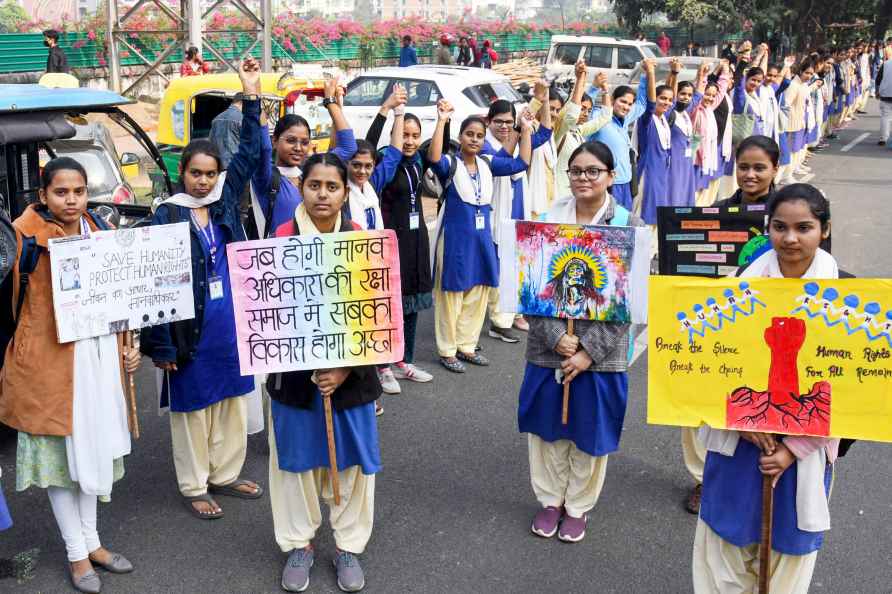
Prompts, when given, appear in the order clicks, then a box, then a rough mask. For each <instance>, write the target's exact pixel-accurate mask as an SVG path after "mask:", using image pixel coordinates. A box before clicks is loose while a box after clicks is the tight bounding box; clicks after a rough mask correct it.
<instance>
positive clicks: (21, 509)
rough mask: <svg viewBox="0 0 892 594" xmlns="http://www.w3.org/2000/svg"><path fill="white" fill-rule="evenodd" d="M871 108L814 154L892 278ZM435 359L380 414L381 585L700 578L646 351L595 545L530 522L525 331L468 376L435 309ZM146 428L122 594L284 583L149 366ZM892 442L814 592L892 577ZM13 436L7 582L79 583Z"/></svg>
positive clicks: (856, 492) (858, 587)
mask: <svg viewBox="0 0 892 594" xmlns="http://www.w3.org/2000/svg"><path fill="white" fill-rule="evenodd" d="M875 114H876V106H875V105H874V106H872V109H871V115H870V116H865V117H862V118H861V120H860V121H859V122H857V125H856V126H853V127H852V128H851V129H848V130H846V131H844V132H843V134H842V140H841V141H838V142H836V143H835V145H834V148H833V149H832V150H830V151H827V152H825V153H823V154H821V155H819V156H817V157H815V158H814V159H813V161H812V167H813V168H814V171H815V174H816V175H815V178H814V180H813V181H814V182H815V183H817V184H818V185H820V186H821V187H822V188H824V189H825V190H826V192H827V194H828V196H829V197H830V199H831V201H832V203H833V213H834V217H833V221H834V232H833V237H834V253H835V254H836V255H837V256H838V258H839V260H840V262H841V264H842V265H843V267H844V268H846V269H848V270H851V271H852V272H854V273H855V274H858V275H863V276H884V277H886V278H889V277H892V265H890V263H889V260H888V258H887V257H884V256H887V255H888V253H889V251H890V248H892V230H890V225H889V224H888V221H889V215H888V214H887V213H888V212H889V207H890V204H892V202H890V198H892V194H890V191H889V186H890V181H892V179H890V177H892V175H890V172H892V168H890V164H892V152H890V151H887V150H883V149H880V148H879V147H877V146H875V142H876V136H875V135H874V136H871V137H870V138H868V139H866V140H864V141H863V142H861V143H860V144H858V145H856V146H854V147H853V148H851V149H850V150H849V151H848V152H845V153H840V152H839V148H840V147H842V146H843V145H845V144H846V143H848V142H850V141H852V140H853V139H855V138H856V137H858V136H859V135H860V134H862V133H863V132H865V131H871V132H873V131H874V130H876V129H877V128H878V118H877V117H876V115H875ZM419 342H420V345H419V349H418V351H419V353H421V354H420V361H419V363H420V364H422V365H423V366H425V367H426V368H428V369H431V370H432V371H433V372H434V374H435V381H434V382H433V383H431V384H428V385H417V386H408V387H407V388H406V390H405V393H404V394H403V395H401V396H396V397H389V398H387V399H386V400H385V407H386V409H387V412H386V414H385V416H384V417H382V418H381V419H380V430H381V446H382V454H383V459H384V466H385V468H384V471H383V472H381V474H380V475H379V477H378V481H377V501H376V515H377V517H376V518H375V519H376V523H375V533H374V536H373V539H372V542H371V543H370V546H369V548H368V550H367V552H366V554H365V555H364V564H365V568H366V573H367V578H368V585H367V588H366V591H367V592H370V593H377V592H433V593H438V592H462V593H463V592H469V593H470V592H521V591H533V592H536V591H551V592H591V591H598V592H605V593H606V592H618V593H619V592H622V593H629V592H647V593H649V592H654V593H656V592H660V593H665V592H670V593H675V592H679V593H680V592H688V591H690V557H691V545H692V541H693V533H694V524H695V521H694V518H693V517H692V516H690V515H689V514H687V513H686V512H685V511H683V510H682V507H681V502H682V500H683V499H684V497H685V495H686V493H687V490H688V488H689V487H690V486H691V482H690V479H689V478H688V477H687V475H686V473H685V471H684V467H683V464H682V461H681V451H680V444H679V432H678V429H675V428H671V427H655V426H648V425H646V424H645V403H646V396H647V394H646V388H647V385H646V365H647V360H646V359H647V357H646V354H645V355H644V356H642V357H641V358H640V359H639V360H638V361H637V362H636V364H635V365H634V367H633V368H632V370H631V373H630V376H631V379H630V385H631V389H630V397H629V401H630V402H629V410H628V414H627V417H626V428H625V435H624V436H623V440H622V443H621V451H620V452H619V453H617V454H616V455H614V456H612V457H611V460H610V464H609V467H608V473H607V482H606V486H605V488H604V492H603V495H602V497H601V500H600V502H599V504H598V506H597V507H596V508H595V510H594V511H593V513H592V514H591V516H590V520H589V527H588V536H587V538H586V540H585V541H584V542H582V543H580V544H576V545H567V544H563V543H560V542H558V541H556V540H552V541H543V540H541V539H538V538H536V537H534V536H532V535H531V534H530V532H529V522H530V519H531V517H532V515H533V514H534V513H535V511H536V508H537V506H536V502H535V499H534V498H533V494H532V492H531V489H530V486H529V481H528V467H527V459H526V443H525V439H524V437H523V436H521V435H519V434H518V433H517V431H516V428H515V427H516V421H515V418H516V399H517V391H518V387H519V384H520V380H521V375H522V369H523V345H522V344H521V345H506V344H503V343H497V342H495V341H493V340H491V339H489V338H483V339H482V340H481V344H482V346H483V348H484V350H485V353H486V355H487V356H489V357H490V358H491V359H492V361H493V366H492V367H491V368H490V369H489V370H486V371H481V370H477V369H475V370H471V371H470V372H469V373H467V374H466V375H464V376H455V375H451V374H449V373H448V372H446V371H445V370H443V369H442V368H440V367H439V366H438V365H437V364H436V363H435V358H434V349H433V326H432V315H425V316H423V318H422V322H421V327H420V341H419ZM139 380H140V382H139V384H140V392H141V400H140V402H141V418H142V426H143V437H142V439H141V440H140V441H138V442H136V443H135V445H134V453H133V455H131V456H130V457H129V459H128V461H127V476H126V477H125V478H124V480H123V481H122V482H120V483H118V485H117V486H116V488H115V492H114V500H113V501H112V503H110V504H108V505H103V506H101V507H100V532H101V535H102V538H103V542H104V543H105V544H106V545H107V546H109V547H110V548H112V549H113V550H119V551H121V552H123V553H125V554H126V555H127V556H128V557H129V558H130V559H131V560H132V561H133V562H134V564H135V565H136V567H137V571H136V572H135V573H134V574H132V575H130V576H109V577H106V578H105V584H106V589H105V591H106V592H134V593H135V592H139V593H155V592H190V593H192V592H194V593H205V592H207V593H211V592H214V593H230V592H231V593H242V592H252V593H254V592H271V593H272V592H277V591H279V590H278V580H279V575H280V570H281V566H282V563H283V561H284V556H283V555H282V554H281V553H280V552H279V551H278V549H277V547H276V546H275V542H274V541H273V536H272V520H271V517H270V509H269V500H268V498H264V499H262V500H260V501H259V502H247V501H233V500H228V499H227V500H223V501H222V502H221V503H222V504H223V506H224V508H225V510H226V513H227V516H226V518H224V519H223V520H220V521H216V522H201V521H198V520H195V519H193V518H192V517H191V516H189V515H187V513H186V512H185V510H184V509H183V508H182V507H181V505H180V503H179V501H178V496H177V492H176V484H175V479H174V473H173V465H172V463H171V453H170V436H169V431H168V428H167V424H166V419H159V418H158V417H156V416H155V415H154V413H153V412H152V406H153V404H152V398H151V396H150V392H151V388H150V386H151V385H152V381H151V376H150V370H149V369H147V368H144V369H143V370H142V371H141V373H140V377H139ZM260 446H261V441H260V440H258V439H257V438H252V441H251V444H250V448H249V455H248V464H247V468H246V470H245V476H248V477H252V478H257V479H259V480H260V482H261V483H263V484H265V483H266V482H267V480H266V475H267V457H266V456H265V455H264V454H263V452H262V448H261V447H260ZM890 454H892V451H890V447H889V446H888V445H877V444H868V443H858V444H856V446H855V447H854V448H853V450H852V451H851V453H850V454H849V456H848V457H846V458H845V459H844V460H843V461H842V462H841V463H840V464H839V465H838V472H837V475H836V482H835V485H834V492H833V500H832V503H831V509H832V515H833V529H832V530H831V531H830V533H829V534H828V537H827V541H826V544H825V547H824V549H823V550H822V551H821V553H820V556H819V558H818V567H817V571H816V574H815V577H814V581H813V587H812V591H813V592H828V593H839V592H854V593H858V594H865V593H871V594H872V593H878V594H889V593H892V568H890V565H889V549H890V546H892V499H890V497H889V493H892V471H890V464H889V462H890V460H892V456H890ZM14 456H15V453H14V444H13V443H6V444H4V445H2V446H0V462H2V467H3V471H4V485H5V491H6V495H7V499H8V501H9V503H10V507H11V510H12V514H13V517H14V519H15V520H16V522H17V523H16V525H15V526H14V527H13V528H12V529H11V530H10V531H8V532H5V533H3V534H2V535H0V556H9V555H12V554H14V553H17V552H19V551H22V550H25V549H28V548H32V547H37V548H39V549H40V557H39V565H38V568H37V571H36V575H35V577H34V578H33V579H32V580H30V581H28V582H26V583H24V584H20V585H15V584H14V583H13V582H9V581H7V582H2V583H0V589H2V590H3V591H4V592H64V591H66V586H67V582H66V572H65V564H64V559H65V554H64V547H63V545H62V543H61V540H60V538H59V535H58V532H57V529H56V526H55V523H54V521H53V518H52V515H51V513H50V510H49V505H48V502H47V498H46V495H45V493H44V492H43V491H41V490H38V489H32V490H30V491H27V492H25V493H12V487H11V485H12V483H13V480H12V479H13V475H14V467H15V464H14ZM316 544H317V551H318V552H317V566H316V568H315V570H314V572H313V583H312V587H311V591H312V592H336V591H337V587H336V584H335V580H334V573H333V571H332V569H331V565H330V559H331V551H332V548H333V542H332V539H331V537H330V534H329V532H328V530H327V528H325V527H323V529H322V530H321V531H320V534H319V537H318V538H317V543H316Z"/></svg>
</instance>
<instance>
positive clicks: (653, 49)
mask: <svg viewBox="0 0 892 594" xmlns="http://www.w3.org/2000/svg"><path fill="white" fill-rule="evenodd" d="M662 55H663V52H661V51H660V48H659V47H657V44H655V43H652V42H650V41H635V40H634V39H616V38H614V37H595V36H581V35H580V36H577V35H554V36H553V37H552V38H551V48H550V49H549V50H548V58H546V60H545V77H546V78H547V79H549V80H556V81H557V82H558V83H560V84H567V83H569V84H570V85H571V86H572V84H573V77H574V75H573V69H574V66H575V64H576V61H577V60H583V61H585V65H586V66H588V79H589V84H591V83H592V82H594V78H595V74H596V73H598V72H606V73H607V82H608V83H609V84H610V86H611V87H615V86H617V85H627V84H629V77H630V76H631V74H632V70H633V69H634V68H635V65H636V64H638V62H640V61H641V60H643V59H644V58H659V57H662Z"/></svg>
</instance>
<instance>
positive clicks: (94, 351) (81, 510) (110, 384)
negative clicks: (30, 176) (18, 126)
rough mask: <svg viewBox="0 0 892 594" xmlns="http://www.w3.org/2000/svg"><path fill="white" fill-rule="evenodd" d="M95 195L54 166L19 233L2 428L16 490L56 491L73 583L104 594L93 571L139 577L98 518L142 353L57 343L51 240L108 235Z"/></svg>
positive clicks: (117, 341)
mask: <svg viewBox="0 0 892 594" xmlns="http://www.w3.org/2000/svg"><path fill="white" fill-rule="evenodd" d="M87 187H88V186H87V173H86V171H85V170H84V168H83V166H81V165H80V164H79V163H78V162H77V161H75V160H73V159H71V158H68V157H61V158H57V159H53V160H52V161H50V162H49V163H47V164H46V165H45V166H44V167H43V172H42V173H41V183H40V193H39V198H40V201H39V202H38V203H37V204H32V205H30V206H28V208H27V209H26V210H25V212H24V213H22V215H21V216H20V217H19V218H18V219H16V221H15V223H14V224H13V225H14V227H15V232H16V241H17V246H16V252H15V255H14V258H15V260H14V261H15V263H16V264H15V266H14V268H13V270H12V272H11V274H12V275H14V292H13V293H14V294H13V304H16V316H15V318H16V330H15V332H14V334H13V337H12V340H11V341H10V342H9V345H8V346H7V348H6V357H5V361H4V365H3V368H2V370H0V422H3V423H4V424H5V425H8V426H9V427H12V428H14V429H17V430H18V448H17V452H16V489H17V490H18V491H24V490H25V489H27V488H28V487H30V486H35V487H39V488H41V489H46V490H47V495H48V496H49V499H50V506H51V507H52V510H53V515H54V516H55V517H56V523H57V524H58V525H59V531H60V532H61V533H62V539H63V540H64V541H65V549H66V551H67V553H68V561H69V563H70V566H69V575H70V578H71V583H72V584H73V585H74V588H75V589H76V590H78V591H80V592H99V590H100V588H101V586H102V583H101V581H100V579H99V576H98V575H97V574H96V572H95V571H94V569H93V567H94V565H96V566H99V567H103V568H105V569H106V570H108V571H110V572H113V573H127V572H130V571H133V565H131V564H130V562H129V561H128V560H127V559H126V558H124V557H123V556H122V555H119V554H117V553H112V552H110V551H109V550H108V549H106V548H104V547H103V546H102V545H101V544H100V542H99V534H98V532H97V527H96V508H97V501H98V500H99V499H102V500H103V501H108V499H109V497H110V496H111V492H112V484H113V483H114V482H115V481H117V480H119V479H120V478H121V477H122V476H123V475H124V463H123V462H124V456H126V455H128V454H129V453H130V433H129V431H128V425H127V423H128V418H127V403H126V401H125V397H124V393H125V392H124V390H125V388H124V386H123V381H122V380H123V377H124V373H123V372H124V371H126V372H127V373H133V372H135V371H136V369H137V368H138V367H139V352H138V351H136V350H133V349H128V348H125V347H124V346H123V335H114V334H108V335H105V336H99V337H95V338H86V339H81V340H77V341H75V342H68V343H64V344H60V343H59V342H58V332H57V329H56V317H55V314H54V311H53V282H52V278H51V271H50V255H49V251H48V240H49V239H52V238H61V237H66V236H74V235H85V234H89V233H92V232H94V231H101V230H106V229H108V225H106V223H105V222H104V221H103V220H102V219H100V218H99V217H98V216H96V215H94V214H93V213H91V212H89V211H88V210H87V199H88V196H87ZM26 242H36V243H32V244H31V246H30V248H28V249H30V250H31V251H32V253H33V254H34V256H35V257H37V258H38V259H37V265H36V267H34V268H33V269H32V270H33V272H30V273H29V275H30V281H29V282H28V284H27V285H23V284H22V283H21V282H20V278H21V277H20V271H19V267H20V265H21V257H22V254H23V251H24V250H25V245H26ZM22 272H24V271H22Z"/></svg>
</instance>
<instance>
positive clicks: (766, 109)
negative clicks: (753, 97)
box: [759, 85, 780, 142]
mask: <svg viewBox="0 0 892 594" xmlns="http://www.w3.org/2000/svg"><path fill="white" fill-rule="evenodd" d="M759 101H761V103H762V113H764V114H765V119H764V120H763V124H762V133H763V134H764V135H765V136H769V137H771V138H773V139H774V141H775V142H777V140H778V132H780V123H779V122H778V118H779V117H780V108H779V107H778V105H777V97H775V95H774V89H773V88H772V87H771V86H768V85H762V86H761V87H759Z"/></svg>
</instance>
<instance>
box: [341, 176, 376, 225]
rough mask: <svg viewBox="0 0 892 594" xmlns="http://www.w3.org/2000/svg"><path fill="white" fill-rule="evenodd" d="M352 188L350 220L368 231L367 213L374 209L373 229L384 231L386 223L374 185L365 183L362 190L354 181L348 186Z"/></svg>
mask: <svg viewBox="0 0 892 594" xmlns="http://www.w3.org/2000/svg"><path fill="white" fill-rule="evenodd" d="M348 185H349V187H350V200H349V202H350V219H351V220H352V221H353V222H354V223H356V224H357V225H359V226H360V227H362V228H363V229H368V228H369V224H368V217H367V216H366V211H367V210H368V209H370V208H371V209H372V210H373V211H374V212H375V226H374V227H373V229H383V228H384V221H383V220H382V218H381V206H380V204H379V202H378V194H376V193H375V188H373V187H372V184H370V183H369V182H365V183H364V184H362V188H360V187H359V186H357V185H356V184H354V183H353V182H352V181H351V182H350V183H349V184H348Z"/></svg>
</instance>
